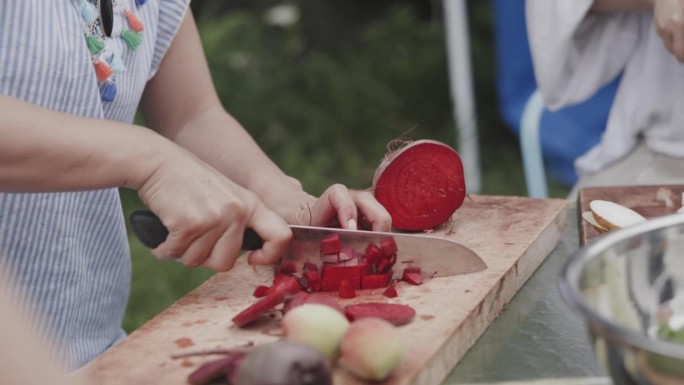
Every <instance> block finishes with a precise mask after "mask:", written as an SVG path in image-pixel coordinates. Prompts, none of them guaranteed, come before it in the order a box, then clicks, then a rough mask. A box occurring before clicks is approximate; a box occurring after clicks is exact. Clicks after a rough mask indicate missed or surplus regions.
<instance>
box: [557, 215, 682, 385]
mask: <svg viewBox="0 0 684 385" xmlns="http://www.w3.org/2000/svg"><path fill="white" fill-rule="evenodd" d="M560 290H561V293H562V295H563V297H564V298H565V300H566V301H567V302H568V303H569V304H570V307H571V308H573V309H574V310H575V311H577V312H579V313H580V314H581V315H582V316H583V317H584V319H585V320H586V322H587V324H588V326H589V330H590V333H591V340H592V344H593V347H594V351H595V352H596V356H597V358H598V360H599V362H600V363H601V364H602V365H603V367H604V368H605V370H606V371H607V372H608V374H610V376H611V377H612V379H613V380H614V381H615V383H616V384H666V385H669V384H684V214H675V215H670V216H666V217H661V218H656V219H652V220H649V221H647V222H644V223H641V224H639V225H635V226H632V227H629V228H625V229H621V230H616V231H612V232H610V233H607V234H605V235H604V236H602V237H600V238H597V239H596V240H594V241H593V242H591V243H590V244H587V245H586V246H585V247H583V248H581V249H580V250H579V251H578V252H577V253H575V254H574V255H573V256H572V257H571V259H570V260H569V261H568V263H567V264H566V266H565V268H564V269H563V272H562V275H561V279H560ZM680 322H681V323H682V325H679V323H680ZM679 326H682V330H681V332H679V333H675V332H674V331H675V330H679ZM677 339H679V341H680V343H678V342H673V341H674V340H677Z"/></svg>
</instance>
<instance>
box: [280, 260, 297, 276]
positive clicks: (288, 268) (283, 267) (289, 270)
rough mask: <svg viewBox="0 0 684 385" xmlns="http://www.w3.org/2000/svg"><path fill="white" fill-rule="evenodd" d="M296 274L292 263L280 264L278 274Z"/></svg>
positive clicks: (295, 267) (284, 262) (295, 268)
mask: <svg viewBox="0 0 684 385" xmlns="http://www.w3.org/2000/svg"><path fill="white" fill-rule="evenodd" d="M296 272H297V266H296V265H295V263H294V262H292V261H283V262H281V263H280V274H285V275H292V274H294V273H296Z"/></svg>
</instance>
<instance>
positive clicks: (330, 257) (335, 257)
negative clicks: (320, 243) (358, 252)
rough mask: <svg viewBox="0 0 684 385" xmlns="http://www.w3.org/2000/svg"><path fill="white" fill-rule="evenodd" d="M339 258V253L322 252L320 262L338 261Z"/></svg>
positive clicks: (333, 262)
mask: <svg viewBox="0 0 684 385" xmlns="http://www.w3.org/2000/svg"><path fill="white" fill-rule="evenodd" d="M339 260H340V255H339V254H323V255H321V262H323V264H324V265H325V264H330V263H332V264H335V263H338V262H339Z"/></svg>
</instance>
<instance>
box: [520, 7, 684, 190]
mask: <svg viewBox="0 0 684 385" xmlns="http://www.w3.org/2000/svg"><path fill="white" fill-rule="evenodd" d="M592 3H593V0H527V3H526V17H527V25H528V36H529V41H530V47H531V50H532V57H533V62H534V69H535V75H536V78H537V83H538V85H539V88H540V90H541V92H542V94H543V96H544V101H545V103H546V105H547V106H549V107H550V108H552V109H557V108H561V107H565V106H569V105H572V104H575V103H578V102H581V101H583V100H585V99H587V98H588V97H590V96H591V95H592V94H593V93H594V92H596V91H597V90H598V89H599V88H600V87H601V86H603V85H605V84H607V83H609V82H610V81H612V80H613V79H614V78H615V77H616V76H618V75H620V74H621V73H622V79H621V81H620V85H619V87H618V91H617V94H616V97H615V101H614V104H613V106H612V108H611V111H610V115H609V118H608V123H607V126H606V130H605V132H604V134H603V136H602V139H601V142H600V143H599V144H598V145H597V146H595V147H594V148H592V149H591V150H589V152H587V153H586V154H584V155H583V156H581V157H580V158H578V159H577V160H576V162H575V168H576V170H577V172H578V174H579V176H580V178H582V177H585V176H587V175H590V174H594V173H597V172H599V171H601V170H604V169H605V168H606V167H608V166H609V165H611V164H613V163H615V162H617V161H619V160H620V159H622V158H624V157H625V156H626V155H627V154H628V153H629V152H630V151H632V150H633V149H634V147H635V146H636V145H637V143H639V142H640V141H643V143H644V145H645V146H646V148H647V149H648V150H649V151H652V152H655V153H658V154H663V155H667V156H671V157H675V158H677V159H679V160H680V161H682V162H684V65H682V64H680V63H679V62H678V61H677V60H676V58H674V57H673V56H672V55H671V54H670V53H669V52H668V51H667V50H666V49H665V47H664V46H663V43H662V40H661V39H660V37H659V36H658V34H657V33H656V32H655V27H654V25H653V20H652V19H653V16H652V13H651V12H639V13H616V14H597V13H590V12H589V8H590V7H591V5H592ZM682 173H684V171H682Z"/></svg>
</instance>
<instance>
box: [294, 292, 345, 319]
mask: <svg viewBox="0 0 684 385" xmlns="http://www.w3.org/2000/svg"><path fill="white" fill-rule="evenodd" d="M305 303H317V304H321V305H326V306H330V307H331V308H333V309H335V310H337V311H339V312H340V313H342V314H344V308H342V306H340V304H339V302H337V300H336V299H335V298H334V297H332V296H331V295H328V294H324V293H311V294H309V293H305V292H299V293H297V294H295V295H294V296H292V297H290V298H289V299H288V300H287V301H285V306H283V313H287V312H288V311H290V310H292V309H293V308H295V307H297V306H299V305H303V304H305Z"/></svg>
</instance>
